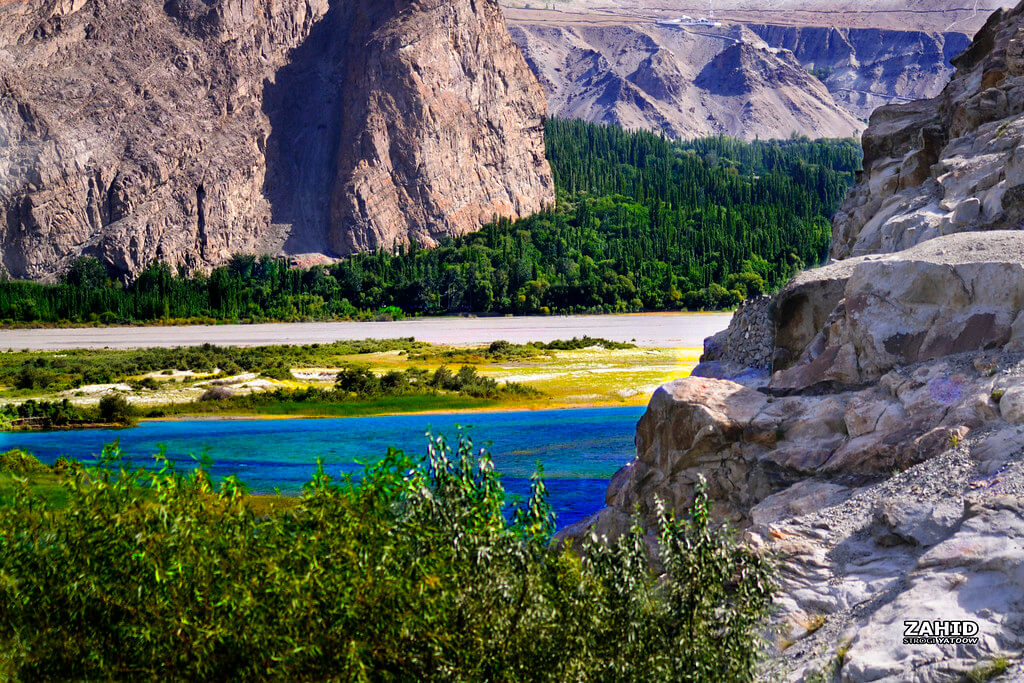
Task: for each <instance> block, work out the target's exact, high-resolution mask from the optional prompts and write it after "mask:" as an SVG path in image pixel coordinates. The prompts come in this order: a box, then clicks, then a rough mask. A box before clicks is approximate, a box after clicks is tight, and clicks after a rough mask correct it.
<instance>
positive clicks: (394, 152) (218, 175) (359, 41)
mask: <svg viewBox="0 0 1024 683" xmlns="http://www.w3.org/2000/svg"><path fill="white" fill-rule="evenodd" d="M510 47H511V41H510V39H509V37H508V35H507V33H506V31H505V30H504V26H503V23H502V21H501V17H500V14H499V13H498V9H497V7H496V5H495V3H494V2H492V1H490V0H488V1H485V2H479V1H477V2H474V1H472V0H458V1H457V2H441V1H440V0H438V1H436V2H420V3H411V2H407V1H402V0H394V1H393V2H385V3H377V2H369V0H333V2H331V3H330V4H329V1H328V0H283V1H282V2H274V3H266V2H261V1H253V0H215V1H213V2H206V1H204V0H170V1H169V2H167V3H166V4H163V5H160V4H156V5H154V4H153V3H147V2H142V0H75V1H74V2H62V3H50V2H42V1H41V0H29V1H28V2H17V3H8V4H5V5H3V6H0V214H2V216H3V221H2V222H0V263H2V265H3V269H4V270H5V271H6V272H7V273H8V274H10V275H12V276H15V277H33V278H46V277H52V276H53V275H54V274H55V273H57V272H59V271H60V270H61V268H62V267H64V266H66V264H67V263H68V262H69V261H70V260H71V259H73V258H74V257H76V256H78V255H80V254H83V253H85V254H95V255H98V256H100V257H101V258H103V259H104V260H106V261H108V262H109V263H111V264H112V265H113V266H114V267H115V268H117V269H119V270H120V271H122V272H125V273H127V274H131V273H134V272H137V271H138V270H139V269H140V268H141V267H142V266H144V265H145V264H147V263H148V262H150V261H151V260H153V259H155V258H159V259H164V260H167V261H169V262H171V263H172V264H180V265H183V266H185V267H187V268H190V269H197V268H204V267H208V266H210V265H214V264H218V263H221V262H223V261H224V260H225V259H226V258H228V257H229V256H230V255H231V254H232V253H236V252H266V253H282V252H283V253H303V252H320V253H328V254H344V253H347V252H349V251H353V250H356V249H366V248H373V247H376V246H390V245H391V244H392V243H393V242H395V241H403V240H405V239H407V238H409V237H414V238H416V239H418V240H419V241H420V242H422V243H425V244H431V243H432V242H433V240H434V239H435V238H437V237H438V236H441V235H450V234H459V233H463V232H466V231H468V230H471V229H474V228H476V227H478V226H479V225H480V223H481V220H482V219H489V218H490V217H491V216H492V215H493V214H499V215H506V216H512V217H515V216H519V215H524V214H527V213H530V212H533V211H535V210H537V209H539V208H541V206H542V205H543V204H544V203H546V202H549V201H551V200H552V198H553V185H552V182H551V176H550V170H549V169H548V167H547V163H546V161H545V160H544V157H543V138H542V129H541V126H542V121H543V116H544V114H545V108H544V101H543V98H542V96H541V94H540V91H539V89H538V86H537V84H536V82H535V79H533V77H532V75H531V74H530V73H529V70H528V68H527V67H526V65H525V63H524V62H523V60H522V58H521V56H519V55H518V53H517V52H516V51H515V50H514V49H510ZM381 88H387V89H389V94H386V95H384V94H382V93H380V92H379V91H378V89H381ZM427 158H430V159H433V160H435V161H434V163H433V164H428V163H424V160H425V159H427ZM456 189H457V190H456Z"/></svg>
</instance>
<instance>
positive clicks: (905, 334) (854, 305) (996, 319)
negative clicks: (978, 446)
mask: <svg viewBox="0 0 1024 683" xmlns="http://www.w3.org/2000/svg"><path fill="white" fill-rule="evenodd" d="M841 263H845V264H846V266H847V269H846V270H840V269H839V268H838V264H837V265H836V266H827V267H826V268H823V269H821V270H822V271H826V270H829V269H832V271H834V272H839V273H847V272H848V273H849V275H848V277H847V278H846V280H845V282H844V288H843V292H842V295H841V297H842V298H841V300H840V301H839V302H837V303H836V304H835V305H834V307H833V309H832V310H831V313H830V314H829V316H828V318H827V319H826V320H824V321H823V322H822V323H821V324H820V326H819V327H818V330H819V331H818V333H817V334H816V335H815V336H814V338H813V339H810V340H809V341H807V343H806V344H805V346H804V347H803V348H802V349H801V350H800V355H799V357H798V359H797V361H796V362H795V363H793V364H792V365H790V366H789V367H786V368H784V369H781V370H780V371H779V372H777V373H776V374H775V376H774V377H773V379H772V383H771V386H773V387H775V388H779V389H799V388H804V387H809V386H813V385H815V384H818V383H822V382H840V383H847V384H856V383H859V382H865V381H870V380H874V379H877V378H879V377H881V376H882V375H883V374H885V373H886V372H888V371H889V370H890V369H892V368H894V367H898V366H903V365H910V364H914V363H919V362H921V361H926V360H931V359H936V358H941V357H943V356H948V355H951V354H956V353H962V352H966V351H978V350H987V349H999V348H1002V347H1004V346H1006V345H1007V344H1008V343H1010V342H1011V340H1012V339H1013V324H1014V322H1015V321H1017V317H1018V315H1019V314H1020V312H1021V309H1022V307H1024V233H1021V232H1018V231H989V232H984V233H976V234H966V233H957V234H952V235H948V236H944V237H939V238H936V239H933V240H929V241H928V242H924V243H922V244H920V245H918V246H916V247H912V248H910V249H907V250H905V251H902V252H897V253H894V254H888V255H885V256H882V257H874V258H862V259H851V260H849V261H846V262H841ZM812 272H813V271H812ZM811 277H812V276H810V275H808V276H805V280H808V281H813V280H811ZM829 282H835V279H834V278H833V279H830V280H829ZM789 289H790V288H789V287H787V288H786V290H783V293H782V294H780V301H781V300H783V299H784V298H785V297H786V296H787V290H789ZM794 289H795V288H794ZM819 291H820V292H822V293H821V294H820V295H819V296H818V299H817V301H816V302H815V304H810V303H808V304H804V306H803V308H804V310H808V311H809V310H815V309H814V306H815V305H816V306H817V309H819V310H820V308H821V307H822V306H823V305H824V304H825V303H826V302H832V301H833V300H835V298H836V295H835V294H834V292H826V290H825V289H824V288H823V287H822V288H819ZM779 307H780V309H781V308H783V305H782V304H781V303H780V305H779ZM798 317H799V316H798ZM804 317H807V316H806V315H805V316H804ZM816 317H818V318H820V315H818V316H816ZM1019 326H1020V324H1019V323H1018V327H1019ZM794 327H795V323H790V324H789V325H788V326H787V324H786V323H785V321H780V323H779V329H780V337H781V330H783V329H790V328H794ZM807 337H808V333H807V332H803V333H801V334H799V335H797V334H790V335H788V336H787V337H786V338H785V339H782V338H780V339H779V342H778V345H779V348H783V345H784V344H787V343H788V344H790V345H796V344H799V343H800V342H802V341H804V340H806V339H807ZM794 342H795V344H794ZM777 353H780V352H777ZM784 353H785V354H787V355H792V354H793V353H795V349H793V348H785V349H784Z"/></svg>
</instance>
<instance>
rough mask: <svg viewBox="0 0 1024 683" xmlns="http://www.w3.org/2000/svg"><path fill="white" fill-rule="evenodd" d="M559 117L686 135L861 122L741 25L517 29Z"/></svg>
mask: <svg viewBox="0 0 1024 683" xmlns="http://www.w3.org/2000/svg"><path fill="white" fill-rule="evenodd" d="M511 32H512V35H513V38H515V39H516V42H518V43H519V45H520V47H521V48H522V49H523V53H524V55H525V56H526V59H527V61H528V62H529V64H530V66H531V68H532V69H533V70H534V71H535V72H536V73H537V74H538V75H539V77H540V80H541V84H542V86H543V87H544V89H545V91H546V92H547V94H548V102H549V106H550V109H551V112H552V113H553V114H556V115H558V116H564V117H572V118H583V119H587V120H590V121H601V122H607V123H618V124H621V125H623V126H626V127H629V128H652V129H656V130H663V131H665V132H666V133H668V134H670V135H673V136H677V137H696V136H703V135H720V134H724V135H735V136H739V137H743V138H747V139H753V138H755V137H761V138H770V137H787V136H789V135H790V134H791V133H796V134H800V135H808V136H811V137H842V136H848V135H853V134H855V133H857V132H859V130H860V129H861V123H860V122H859V121H858V120H857V119H856V118H855V117H854V116H852V115H851V114H849V113H848V112H846V111H844V110H843V109H841V108H840V107H839V106H838V105H837V104H836V103H835V101H834V100H833V98H832V96H831V94H830V93H829V92H828V90H827V89H826V88H825V87H824V86H823V85H822V84H821V82H819V81H818V80H817V79H816V78H814V77H813V76H811V75H810V74H809V73H807V71H806V70H805V69H804V68H803V67H802V66H801V65H800V64H799V62H797V61H796V59H795V58H794V57H793V55H792V53H790V52H788V51H779V50H773V49H771V48H770V47H769V46H768V45H767V44H766V43H765V42H764V41H762V40H761V39H759V38H758V37H757V36H755V35H754V34H753V33H751V32H750V31H747V30H745V29H743V28H741V27H733V28H731V29H726V30H701V29H700V28H695V29H693V30H682V29H680V28H677V27H667V26H659V25H655V24H629V25H618V26H608V27H603V26H579V27H549V26H543V25H521V24H514V25H512V26H511Z"/></svg>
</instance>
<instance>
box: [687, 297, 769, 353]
mask: <svg viewBox="0 0 1024 683" xmlns="http://www.w3.org/2000/svg"><path fill="white" fill-rule="evenodd" d="M774 310H775V297H772V296H758V297H754V298H753V299H747V300H746V301H744V302H743V303H742V304H740V307H739V308H737V309H736V312H735V313H734V314H733V316H732V320H731V321H730V322H729V327H728V328H726V329H725V330H722V331H721V332H719V333H718V334H716V335H714V336H711V337H708V338H707V339H705V340H704V354H703V355H702V356H701V357H700V360H701V363H702V364H704V363H709V362H718V363H720V364H723V365H725V364H735V365H737V366H739V367H743V368H755V369H757V370H769V369H771V359H772V350H773V348H774V346H775V322H774V320H773V315H774Z"/></svg>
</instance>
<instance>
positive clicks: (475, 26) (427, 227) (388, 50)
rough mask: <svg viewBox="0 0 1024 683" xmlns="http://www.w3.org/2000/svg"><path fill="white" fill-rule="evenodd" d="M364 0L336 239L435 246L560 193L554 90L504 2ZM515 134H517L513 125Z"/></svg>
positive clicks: (335, 202)
mask: <svg viewBox="0 0 1024 683" xmlns="http://www.w3.org/2000/svg"><path fill="white" fill-rule="evenodd" d="M414 4H415V5H416V11H415V12H410V11H407V10H406V11H401V10H403V9H405V8H407V7H408V6H409V5H410V3H409V2H408V1H407V0H392V1H391V2H364V3H362V6H361V11H360V13H359V15H358V18H357V19H356V21H355V26H356V27H359V26H360V24H361V23H362V22H365V23H366V25H367V26H366V28H367V30H365V31H364V30H362V29H361V28H355V29H354V30H353V32H354V33H355V34H356V35H362V34H364V33H366V34H368V35H371V36H372V39H371V40H370V42H369V43H368V44H366V45H364V46H363V47H362V49H361V50H357V49H353V51H352V52H353V53H358V58H355V55H353V57H352V58H350V59H349V62H348V65H347V73H348V78H347V79H346V81H345V82H346V87H347V88H352V89H353V90H354V91H355V93H357V94H358V95H357V96H356V97H346V98H345V106H344V108H343V123H342V130H343V131H344V133H345V137H346V139H345V140H343V143H342V147H341V149H340V151H339V154H338V176H337V183H336V185H335V189H334V193H333V197H332V201H331V232H330V245H331V247H332V248H333V249H334V251H336V252H339V253H348V252H352V251H361V250H365V249H373V248H376V247H378V246H390V245H391V244H393V243H394V242H396V241H404V240H406V239H407V238H409V237H412V238H414V239H416V240H417V241H418V242H419V243H420V244H428V245H433V244H434V243H435V241H436V239H437V238H438V237H440V236H443V235H452V234H462V233H465V232H468V231H470V230H472V229H475V228H476V227H479V226H480V225H481V224H483V223H485V222H487V221H489V220H491V218H492V217H493V216H494V215H499V216H523V215H527V214H530V213H533V212H535V211H537V210H539V209H540V208H542V203H544V202H549V201H553V192H554V189H553V184H552V181H551V176H550V173H549V172H548V171H547V160H546V158H545V156H544V144H543V116H544V113H545V110H544V107H543V102H544V95H543V93H542V91H541V89H540V87H539V86H538V84H537V82H536V80H535V79H534V78H533V77H532V75H531V74H530V73H529V71H528V69H526V68H525V65H524V63H523V58H522V56H521V55H520V53H519V50H518V49H517V48H516V46H515V44H514V43H513V42H512V39H511V38H510V37H509V35H508V32H507V31H506V30H505V25H504V19H503V17H502V15H501V10H500V9H499V8H498V6H497V4H496V3H495V2H473V1H470V2H451V1H450V0H427V1H421V2H418V3H414ZM504 131H509V132H513V134H507V133H504Z"/></svg>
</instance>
